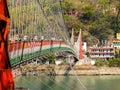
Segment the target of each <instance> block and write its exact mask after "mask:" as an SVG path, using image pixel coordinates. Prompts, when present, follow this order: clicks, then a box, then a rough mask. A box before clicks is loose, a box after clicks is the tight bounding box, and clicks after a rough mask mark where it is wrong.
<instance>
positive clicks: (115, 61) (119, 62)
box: [95, 57, 120, 67]
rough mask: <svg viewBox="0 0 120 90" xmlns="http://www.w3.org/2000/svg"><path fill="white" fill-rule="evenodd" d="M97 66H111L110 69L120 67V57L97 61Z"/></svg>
mask: <svg viewBox="0 0 120 90" xmlns="http://www.w3.org/2000/svg"><path fill="white" fill-rule="evenodd" d="M95 66H109V67H120V57H119V58H112V59H109V60H102V59H97V60H96V62H95Z"/></svg>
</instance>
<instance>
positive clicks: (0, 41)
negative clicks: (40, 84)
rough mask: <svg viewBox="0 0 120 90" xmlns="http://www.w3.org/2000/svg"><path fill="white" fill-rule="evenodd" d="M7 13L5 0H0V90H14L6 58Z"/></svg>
mask: <svg viewBox="0 0 120 90" xmlns="http://www.w3.org/2000/svg"><path fill="white" fill-rule="evenodd" d="M9 22H10V19H9V13H8V8H7V0H0V90H14V81H13V77H12V72H11V65H10V60H9V56H8V41H7V37H8V26H9Z"/></svg>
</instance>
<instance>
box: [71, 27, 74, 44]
mask: <svg viewBox="0 0 120 90" xmlns="http://www.w3.org/2000/svg"><path fill="white" fill-rule="evenodd" d="M71 43H72V45H74V29H72V33H71Z"/></svg>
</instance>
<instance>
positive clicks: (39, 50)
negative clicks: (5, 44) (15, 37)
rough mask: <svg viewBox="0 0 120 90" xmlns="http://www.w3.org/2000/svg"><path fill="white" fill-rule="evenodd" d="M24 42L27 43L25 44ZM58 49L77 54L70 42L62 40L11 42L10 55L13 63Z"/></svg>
mask: <svg viewBox="0 0 120 90" xmlns="http://www.w3.org/2000/svg"><path fill="white" fill-rule="evenodd" d="M23 43H25V44H24V46H23ZM58 51H68V52H71V53H73V54H75V51H74V50H73V49H72V48H71V47H70V46H69V45H68V44H66V43H65V42H61V41H43V42H37V41H36V42H21V43H19V42H18V43H11V44H9V55H10V62H11V64H12V65H13V64H16V63H20V62H22V61H24V60H28V59H31V58H33V57H37V56H40V55H44V54H47V53H53V52H58ZM22 52H23V54H22Z"/></svg>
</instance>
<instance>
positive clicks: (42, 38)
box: [40, 36, 44, 52]
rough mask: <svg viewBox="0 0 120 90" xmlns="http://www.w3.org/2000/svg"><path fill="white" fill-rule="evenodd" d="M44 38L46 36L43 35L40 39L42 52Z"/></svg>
mask: <svg viewBox="0 0 120 90" xmlns="http://www.w3.org/2000/svg"><path fill="white" fill-rule="evenodd" d="M43 40H44V36H41V40H40V43H41V44H40V52H41V50H42V45H43Z"/></svg>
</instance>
